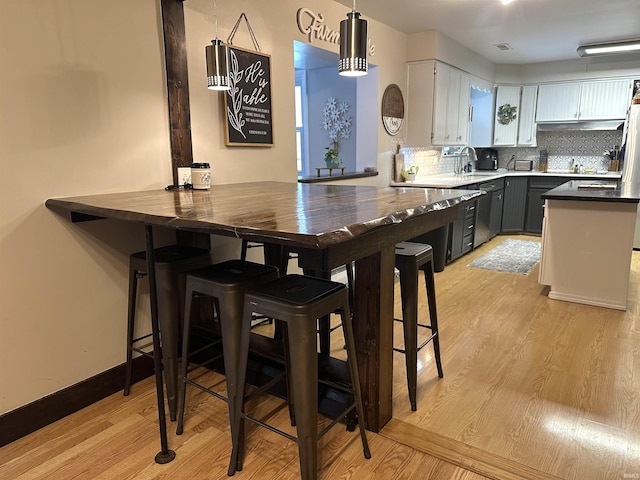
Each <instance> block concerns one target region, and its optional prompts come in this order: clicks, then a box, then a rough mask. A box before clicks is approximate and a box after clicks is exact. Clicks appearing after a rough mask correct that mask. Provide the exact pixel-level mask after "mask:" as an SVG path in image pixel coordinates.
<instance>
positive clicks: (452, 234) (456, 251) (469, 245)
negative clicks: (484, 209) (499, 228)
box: [447, 185, 478, 262]
mask: <svg viewBox="0 0 640 480" xmlns="http://www.w3.org/2000/svg"><path fill="white" fill-rule="evenodd" d="M465 188H466V189H469V190H475V189H476V188H477V185H472V186H471V185H470V186H468V187H465ZM477 203H478V202H477V201H476V202H471V203H467V204H465V205H460V206H459V207H458V218H457V219H456V221H455V222H453V223H452V224H451V225H450V230H449V242H448V244H449V247H448V249H447V261H448V262H452V261H453V260H455V259H456V258H459V257H461V256H462V255H464V254H465V253H468V252H470V251H471V250H472V249H473V234H474V230H475V223H476V209H477Z"/></svg>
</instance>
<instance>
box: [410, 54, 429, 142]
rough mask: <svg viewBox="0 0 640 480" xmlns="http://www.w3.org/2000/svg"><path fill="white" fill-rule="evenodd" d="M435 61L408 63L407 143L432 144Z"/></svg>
mask: <svg viewBox="0 0 640 480" xmlns="http://www.w3.org/2000/svg"><path fill="white" fill-rule="evenodd" d="M434 75H435V62H423V63H410V64H408V65H407V102H406V114H407V144H408V145H411V146H414V147H426V146H430V145H431V133H432V121H433V108H434V105H433V100H434V82H435V77H434Z"/></svg>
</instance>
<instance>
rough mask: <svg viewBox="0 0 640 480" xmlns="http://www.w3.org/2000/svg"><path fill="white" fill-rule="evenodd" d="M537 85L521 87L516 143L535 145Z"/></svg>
mask: <svg viewBox="0 0 640 480" xmlns="http://www.w3.org/2000/svg"><path fill="white" fill-rule="evenodd" d="M537 98H538V86H537V85H526V86H524V87H522V95H521V96H520V121H519V122H518V145H526V146H531V147H535V146H536V144H537V141H536V99H537Z"/></svg>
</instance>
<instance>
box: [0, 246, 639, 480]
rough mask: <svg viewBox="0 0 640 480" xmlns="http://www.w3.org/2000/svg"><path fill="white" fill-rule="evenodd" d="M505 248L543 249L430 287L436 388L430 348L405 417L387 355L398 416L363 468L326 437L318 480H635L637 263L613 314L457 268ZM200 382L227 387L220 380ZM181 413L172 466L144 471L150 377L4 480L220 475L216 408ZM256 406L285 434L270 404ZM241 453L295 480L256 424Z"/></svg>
mask: <svg viewBox="0 0 640 480" xmlns="http://www.w3.org/2000/svg"><path fill="white" fill-rule="evenodd" d="M505 238H520V239H531V240H538V239H537V238H535V237H525V236H515V237H504V236H500V237H498V238H496V239H494V240H492V241H491V242H489V243H488V244H486V245H484V246H482V247H480V248H479V249H478V250H476V251H474V252H473V253H471V254H470V255H467V256H465V257H463V258H461V259H459V260H458V261H456V262H454V263H453V264H451V265H449V266H447V268H446V269H445V271H444V272H442V273H438V274H436V288H437V292H438V313H439V320H440V335H441V348H442V360H443V369H444V375H445V376H444V378H443V379H438V378H437V374H436V368H435V364H434V362H433V358H432V354H433V349H432V347H431V346H427V347H425V349H423V351H422V352H420V357H419V368H420V371H419V375H418V411H416V412H412V411H411V410H410V408H409V403H408V399H407V393H406V383H405V377H404V375H405V371H404V358H403V357H402V355H401V354H398V353H396V354H394V367H395V377H394V418H393V419H392V421H391V422H390V423H389V424H388V425H387V426H386V427H385V428H384V429H383V430H382V432H381V433H380V434H379V435H375V434H371V433H369V441H370V444H371V450H372V455H373V458H371V459H370V460H365V459H364V458H363V456H362V449H361V444H360V442H359V438H358V436H357V434H355V433H349V432H345V431H344V429H343V428H341V427H335V428H334V429H332V430H331V432H330V433H329V434H328V435H327V436H326V437H325V438H323V439H322V441H321V442H322V443H321V448H320V474H319V477H320V478H321V479H335V478H342V479H349V478H353V479H358V480H360V479H384V480H386V479H438V480H439V479H445V480H446V479H460V480H479V479H482V478H496V479H521V478H530V479H548V478H549V479H550V478H562V479H567V480H569V479H587V480H595V479H622V478H638V477H639V476H640V403H639V402H638V392H640V369H639V368H638V367H639V366H640V365H639V363H640V342H639V340H640V307H639V304H640V298H639V297H640V252H634V254H633V269H632V270H633V271H632V277H631V288H630V296H629V303H628V305H629V309H628V311H627V312H618V311H613V310H607V309H602V308H597V307H589V306H582V305H576V304H571V303H564V302H559V301H554V300H549V299H548V298H547V297H546V296H545V291H544V289H543V287H541V286H540V285H539V284H538V283H537V267H536V268H535V269H534V270H533V271H532V272H531V273H530V274H529V275H527V276H525V275H518V274H509V273H501V272H493V271H488V270H481V269H476V268H471V267H468V266H467V265H468V264H469V263H470V262H471V261H472V260H473V259H475V258H477V257H478V256H480V255H482V254H483V253H486V252H487V251H489V250H490V249H491V248H493V247H495V246H496V245H497V244H498V243H500V242H501V241H502V240H504V239H505ZM421 285H422V283H421ZM396 288H397V286H396ZM421 291H422V288H421ZM396 293H397V292H396ZM396 298H399V295H397V294H396ZM422 313H423V314H425V315H426V311H424V312H422ZM396 315H397V316H400V308H399V304H398V302H396ZM399 328H401V327H400V326H399V324H398V325H397V327H396V331H397V332H398V333H397V334H396V338H397V339H398V340H397V341H400V339H401V338H402V337H401V335H400V334H399V332H400V330H399ZM339 335H340V330H336V332H334V338H333V342H332V345H333V346H334V351H333V354H334V355H336V356H341V355H343V350H342V347H341V346H342V343H341V339H340V338H339ZM203 375H207V376H209V377H210V378H211V381H212V382H214V383H216V384H217V385H218V388H220V389H221V390H223V389H224V383H223V377H222V376H220V375H217V374H215V373H211V372H207V373H203ZM188 402H189V403H188V410H187V415H186V422H185V433H184V434H183V435H181V436H176V435H175V434H174V428H175V424H170V425H169V444H170V446H171V448H172V449H174V450H175V451H176V453H177V458H176V460H174V461H173V462H172V463H170V464H168V465H156V464H155V463H153V456H154V455H155V453H157V451H158V450H159V441H158V436H157V418H156V409H155V390H154V387H153V381H152V379H148V380H145V381H143V382H141V383H139V384H136V385H135V386H134V388H133V392H132V395H131V396H130V397H127V398H125V397H123V396H122V395H121V394H120V393H117V394H115V395H112V396H111V397H109V398H107V399H105V400H103V401H101V402H98V403H96V404H94V405H92V406H90V407H88V408H85V409H83V410H82V411H80V412H77V413H75V414H73V415H70V416H69V417H66V418H64V419H62V420H60V421H58V422H56V423H55V424H52V425H50V426H48V427H45V428H43V429H41V430H40V431H38V432H36V433H34V434H32V435H29V436H27V437H24V438H22V439H20V440H18V441H16V442H13V443H12V444H9V445H7V446H5V447H3V448H1V449H0V479H2V480H5V479H12V480H13V479H21V480H22V479H47V480H67V479H92V480H93V479H118V480H125V479H164V478H171V479H201V478H202V479H205V478H206V479H215V478H220V479H222V478H228V477H227V476H226V467H227V462H228V454H229V449H230V439H229V432H228V420H227V416H226V415H227V413H226V412H227V410H226V405H225V404H224V403H222V402H221V401H219V400H217V399H215V398H212V397H210V396H208V395H205V394H202V393H200V392H197V391H195V389H193V388H192V389H190V390H189V394H188ZM250 408H252V409H255V410H260V411H261V413H264V414H270V415H271V416H272V419H273V421H275V422H276V423H277V424H278V425H279V426H285V425H287V423H288V415H287V411H286V407H285V406H284V404H283V402H282V401H280V400H278V399H275V398H273V397H269V396H266V397H262V398H260V399H256V400H255V401H254V403H253V404H252V405H251V406H250ZM255 410H254V411H255ZM247 445H248V447H247V448H248V450H247V460H246V462H245V468H244V470H243V471H242V472H238V473H236V475H235V477H234V478H238V479H243V478H256V479H258V478H259V479H268V478H274V479H276V478H277V479H294V478H299V470H298V459H297V452H296V448H295V445H294V444H292V443H291V442H289V441H287V440H285V439H283V438H282V437H279V436H277V435H275V434H273V433H271V432H268V431H266V430H264V429H258V428H251V427H250V428H249V432H248V438H247ZM456 465H459V466H461V467H462V468H461V467H458V466H456ZM474 472H476V473H474Z"/></svg>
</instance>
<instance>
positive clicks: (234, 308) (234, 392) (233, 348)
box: [218, 295, 251, 475]
mask: <svg viewBox="0 0 640 480" xmlns="http://www.w3.org/2000/svg"><path fill="white" fill-rule="evenodd" d="M218 304H219V307H220V308H219V310H218V317H219V319H220V331H221V334H222V353H223V355H224V374H225V379H226V382H227V403H228V405H229V425H230V426H231V445H232V446H233V445H240V444H241V443H242V439H240V438H239V435H240V433H242V434H243V436H244V431H243V428H242V427H241V426H240V425H238V423H237V419H238V418H239V417H240V411H241V409H242V401H243V398H244V381H245V378H246V373H245V372H246V362H245V364H244V368H243V365H242V361H241V359H242V358H243V357H246V356H247V355H248V351H249V343H248V339H249V337H248V336H247V340H246V342H247V343H246V350H245V344H244V339H243V334H244V331H245V330H247V331H250V330H251V328H250V327H251V320H249V322H248V323H245V322H244V321H238V319H242V318H243V316H242V308H243V305H244V297H243V295H230V296H227V298H223V299H218ZM250 317H251V314H250ZM245 351H246V352H247V354H245ZM241 372H243V374H242V375H241ZM239 409H240V410H239ZM232 459H233V448H232ZM236 469H237V470H241V469H242V464H241V463H240V467H239V468H238V464H237V462H236V464H233V467H232V464H230V465H229V470H228V474H229V475H233V474H234V473H235V471H236Z"/></svg>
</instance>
